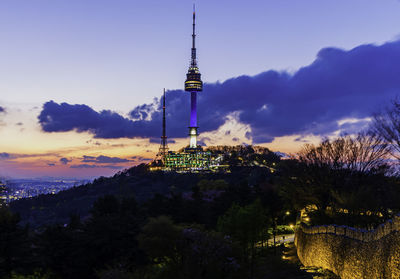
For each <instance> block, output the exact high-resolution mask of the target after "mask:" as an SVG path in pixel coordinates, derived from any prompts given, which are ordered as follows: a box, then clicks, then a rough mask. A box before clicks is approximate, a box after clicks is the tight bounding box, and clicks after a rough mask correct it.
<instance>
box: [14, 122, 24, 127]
mask: <svg viewBox="0 0 400 279" xmlns="http://www.w3.org/2000/svg"><path fill="white" fill-rule="evenodd" d="M15 125H16V126H22V125H24V123H22V122H18V123H15Z"/></svg>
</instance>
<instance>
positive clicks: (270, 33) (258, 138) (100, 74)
mask: <svg viewBox="0 0 400 279" xmlns="http://www.w3.org/2000/svg"><path fill="white" fill-rule="evenodd" d="M192 5H193V1H183V0H171V1H160V0H158V1H127V0H115V1H112V2H110V1H105V0H96V1H95V0H88V1H78V0H61V1H50V0H40V1H39V0H38V1H29V0H4V1H2V2H1V3H0V34H1V37H2V41H3V43H2V44H1V45H0V52H1V53H2V54H3V55H2V63H1V64H0V92H1V94H0V136H1V140H0V176H6V177H40V176H52V177H78V178H92V177H96V176H99V175H111V174H112V173H114V172H116V171H118V170H121V169H123V168H126V167H129V166H131V165H134V164H138V163H140V162H148V161H149V160H150V159H151V158H154V156H155V154H156V153H157V150H158V147H159V137H160V136H161V121H159V119H158V117H159V114H157V113H155V112H154V109H157V105H158V102H159V101H160V99H159V98H160V97H161V95H162V89H163V88H164V87H165V88H167V89H168V92H167V106H169V108H170V110H167V111H169V112H170V115H167V126H168V127H169V128H168V129H169V130H167V136H168V138H169V140H170V142H169V146H170V148H171V149H178V148H180V147H183V146H185V145H186V144H187V142H188V139H187V138H186V136H187V130H186V129H187V126H188V125H189V123H186V122H187V121H186V120H187V119H188V117H189V115H188V111H185V110H183V111H181V110H179V108H180V106H181V105H182V104H186V103H185V102H189V96H188V95H187V94H181V95H180V91H177V90H181V91H182V90H183V83H184V79H185V73H186V72H187V67H188V65H189V58H190V47H191V37H190V36H191V28H192V26H191V16H192ZM196 10H197V12H196V14H197V18H196V20H197V23H198V24H197V35H198V37H197V41H196V44H197V48H198V61H199V67H200V68H201V72H202V78H203V81H204V82H205V87H204V92H202V93H199V105H198V106H199V108H198V109H199V127H200V128H199V132H200V133H201V137H200V138H199V140H200V141H201V142H203V143H205V144H207V145H213V144H241V143H247V144H252V143H254V144H261V145H264V146H268V147H270V148H272V149H273V150H275V151H278V150H279V151H283V152H295V151H296V150H297V149H298V148H299V147H300V146H301V145H302V144H303V143H304V142H315V141H318V140H319V139H321V138H322V137H324V136H331V135H335V134H338V133H340V132H344V131H345V132H349V131H350V132H351V131H356V130H357V129H360V128H362V127H365V126H366V125H367V124H368V119H369V117H370V115H371V114H372V113H373V112H374V110H379V109H381V108H382V107H383V106H384V105H385V104H387V102H388V101H390V99H392V98H394V97H395V96H396V95H397V94H398V92H400V84H399V83H398V82H397V77H398V73H400V66H397V65H398V64H399V63H398V62H400V61H399V58H398V57H400V42H399V41H398V39H399V34H400V28H399V26H400V17H399V16H398V15H399V14H400V2H399V1H396V0H393V1H378V0H371V1H363V0H347V1H344V0H327V1H318V0H310V1H306V2H304V1H296V0H288V1H261V0H252V1H246V2H245V1H226V0H221V1H210V0H201V1H199V0H198V1H196ZM359 46H361V47H359ZM331 47H334V48H331ZM321 49H323V50H322V51H320V50H321ZM271 70H272V71H271ZM268 71H269V72H268ZM241 75H247V76H249V78H244V77H242V78H238V77H239V76H241ZM398 89H399V91H398ZM229 94H231V95H229ZM169 96H170V97H169ZM227 96H232V97H233V98H229V97H227ZM155 98H157V99H156V100H155ZM251 99H254V100H251ZM168 100H170V103H169V104H168ZM50 101H53V102H50ZM64 102H65V103H66V104H65V105H64V106H62V105H61V104H62V103H64ZM210 102H212V103H213V106H211V107H206V106H205V104H206V103H210ZM45 104H46V105H45ZM78 104H79V105H83V106H80V107H78V106H76V105H78ZM44 105H45V106H44ZM102 110H107V111H109V112H105V113H101V111H102ZM295 111H298V113H299V115H298V116H295ZM216 112H219V113H218V114H216ZM39 115H40V116H42V118H40V119H38V116H39ZM181 115H187V117H185V118H184V120H183V121H186V122H182V123H177V120H176V119H179V118H180V117H181ZM61 116H62V117H61ZM73 116H74V117H75V118H76V119H73V118H72V117H73ZM88 116H90V117H92V118H90V120H91V121H92V122H90V121H89V120H88V119H89V117H88ZM135 120H136V122H135ZM39 121H40V123H39ZM107 121H108V122H107ZM80 122H81V123H80ZM99 123H100V124H99ZM101 123H102V124H101ZM104 123H106V124H107V123H108V124H107V125H108V126H107V129H105V128H104V127H103V126H104ZM113 123H116V124H115V127H116V129H115V131H113V130H110V129H109V128H110V127H114V126H113V125H114V124H113ZM157 125H158V126H157ZM179 127H182V131H181V130H180V128H179ZM113 133H114V134H113Z"/></svg>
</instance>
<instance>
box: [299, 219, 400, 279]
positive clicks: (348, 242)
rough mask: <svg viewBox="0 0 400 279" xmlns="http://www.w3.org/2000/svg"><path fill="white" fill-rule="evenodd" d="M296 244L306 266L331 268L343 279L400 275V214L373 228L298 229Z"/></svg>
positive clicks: (333, 226)
mask: <svg viewBox="0 0 400 279" xmlns="http://www.w3.org/2000/svg"><path fill="white" fill-rule="evenodd" d="M295 245H296V248H297V254H298V257H299V259H300V261H301V262H302V263H303V264H304V265H305V266H316V267H322V268H324V269H328V270H331V271H332V272H334V273H335V274H337V275H338V276H340V277H341V278H342V279H362V278H371V279H375V278H376V279H378V278H379V279H386V278H400V217H398V216H396V218H394V219H393V220H390V221H388V222H386V223H385V224H382V225H381V226H379V227H378V228H377V229H376V230H374V231H363V230H358V229H354V228H350V227H345V226H335V225H329V226H319V227H307V226H304V225H301V226H299V227H298V229H297V230H296V234H295Z"/></svg>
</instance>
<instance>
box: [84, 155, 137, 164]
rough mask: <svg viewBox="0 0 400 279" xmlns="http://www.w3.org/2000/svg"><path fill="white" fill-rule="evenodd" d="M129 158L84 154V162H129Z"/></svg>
mask: <svg viewBox="0 0 400 279" xmlns="http://www.w3.org/2000/svg"><path fill="white" fill-rule="evenodd" d="M129 161H130V160H128V159H123V158H118V157H108V156H103V155H100V156H97V157H93V156H86V155H84V156H83V159H82V162H84V163H98V164H116V163H126V162H129Z"/></svg>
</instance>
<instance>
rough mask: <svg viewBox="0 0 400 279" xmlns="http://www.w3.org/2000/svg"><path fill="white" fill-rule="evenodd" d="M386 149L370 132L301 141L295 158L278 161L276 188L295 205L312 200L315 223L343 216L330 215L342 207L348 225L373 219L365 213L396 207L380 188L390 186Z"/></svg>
mask: <svg viewBox="0 0 400 279" xmlns="http://www.w3.org/2000/svg"><path fill="white" fill-rule="evenodd" d="M390 151H391V149H390V146H389V145H388V144H387V143H386V141H385V140H384V139H383V138H382V137H380V136H378V135H376V134H372V133H360V134H358V135H357V136H349V135H345V136H342V137H339V138H337V139H334V140H328V139H326V140H324V141H323V142H322V143H320V144H319V145H312V144H306V145H305V146H304V147H303V148H302V150H301V151H300V152H299V153H298V156H297V157H296V158H295V159H296V160H291V161H287V162H285V164H283V167H282V171H283V175H282V183H283V187H282V189H281V193H282V195H283V196H284V197H286V199H288V200H290V201H291V202H292V203H293V204H294V205H295V206H296V208H297V209H298V210H300V209H303V208H306V207H307V206H310V205H312V206H313V207H314V208H315V209H316V210H315V211H314V221H315V222H317V223H331V222H344V221H343V220H342V221H340V220H337V219H332V218H336V217H338V216H339V215H341V213H343V212H344V213H346V215H344V216H342V217H345V218H346V220H347V221H346V222H353V224H350V225H369V224H368V223H371V222H372V223H375V222H379V220H374V219H373V218H369V217H368V218H367V217H365V216H367V215H369V216H376V215H380V214H383V215H384V216H385V217H388V215H389V214H388V212H389V211H390V206H392V208H393V207H396V205H395V203H391V204H390V205H388V204H387V200H385V198H386V197H387V195H385V193H387V192H388V191H391V190H393V189H392V186H391V184H390V181H389V180H390V179H389V178H388V177H387V176H386V174H389V173H390V166H389V165H388V163H387V162H388V158H389V156H390ZM285 165H286V166H285ZM371 212H372V213H371ZM360 216H364V217H365V218H364V217H362V218H359V217H360ZM350 217H351V218H350ZM361 219H362V220H361ZM378 219H379V218H378Z"/></svg>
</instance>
